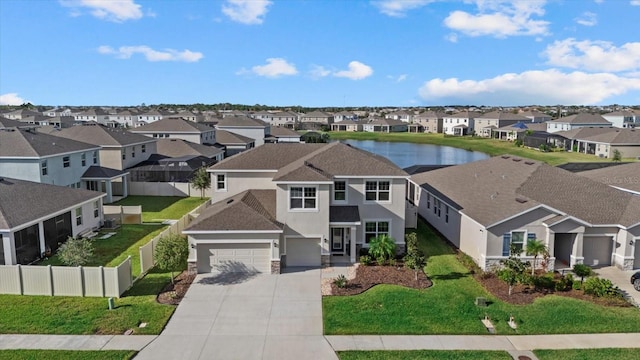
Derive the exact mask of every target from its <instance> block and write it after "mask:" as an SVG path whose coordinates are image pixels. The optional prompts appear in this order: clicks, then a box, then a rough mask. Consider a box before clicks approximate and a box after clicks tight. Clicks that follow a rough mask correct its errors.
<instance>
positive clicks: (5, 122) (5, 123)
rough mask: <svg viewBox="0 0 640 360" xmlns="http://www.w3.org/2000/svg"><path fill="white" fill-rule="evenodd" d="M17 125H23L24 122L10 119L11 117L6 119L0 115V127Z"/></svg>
mask: <svg viewBox="0 0 640 360" xmlns="http://www.w3.org/2000/svg"><path fill="white" fill-rule="evenodd" d="M19 126H24V124H23V123H21V122H20V121H18V120H11V119H7V118H6V117H3V116H0V129H1V128H11V127H19Z"/></svg>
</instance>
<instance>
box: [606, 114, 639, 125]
mask: <svg viewBox="0 0 640 360" xmlns="http://www.w3.org/2000/svg"><path fill="white" fill-rule="evenodd" d="M602 117H603V118H604V119H605V120H607V121H609V122H610V123H611V126H613V127H617V128H634V127H636V123H635V116H634V114H633V113H632V112H631V111H615V112H610V113H607V114H604V115H602Z"/></svg>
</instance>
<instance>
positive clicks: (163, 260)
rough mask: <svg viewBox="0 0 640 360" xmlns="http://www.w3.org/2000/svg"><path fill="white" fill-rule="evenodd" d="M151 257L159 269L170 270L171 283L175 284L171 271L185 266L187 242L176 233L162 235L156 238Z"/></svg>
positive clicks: (180, 269)
mask: <svg viewBox="0 0 640 360" xmlns="http://www.w3.org/2000/svg"><path fill="white" fill-rule="evenodd" d="M153 258H154V260H155V261H156V266H158V268H160V270H164V271H169V272H171V283H174V284H175V282H174V280H173V273H174V272H176V271H182V270H184V268H185V267H186V266H187V259H188V258H189V242H188V241H187V239H186V238H184V237H182V236H180V235H177V234H169V235H168V236H163V237H161V238H160V240H158V244H157V245H156V248H155V251H154V253H153Z"/></svg>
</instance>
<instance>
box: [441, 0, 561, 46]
mask: <svg viewBox="0 0 640 360" xmlns="http://www.w3.org/2000/svg"><path fill="white" fill-rule="evenodd" d="M475 3H476V5H477V7H478V13H477V14H470V13H468V12H465V11H460V10H456V11H453V12H451V13H450V14H449V16H447V18H446V19H445V20H444V24H445V26H446V27H448V28H450V29H452V30H456V31H459V32H461V33H463V34H466V35H469V36H495V37H497V38H505V37H508V36H518V35H547V34H548V33H549V22H548V21H544V20H539V19H533V18H532V17H534V16H543V15H544V13H545V11H544V5H545V1H544V0H516V1H505V0H495V1H486V0H475Z"/></svg>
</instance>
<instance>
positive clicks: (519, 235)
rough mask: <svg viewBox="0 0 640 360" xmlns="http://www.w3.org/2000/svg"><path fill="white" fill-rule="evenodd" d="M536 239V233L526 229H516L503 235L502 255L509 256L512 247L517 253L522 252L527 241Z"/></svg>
mask: <svg viewBox="0 0 640 360" xmlns="http://www.w3.org/2000/svg"><path fill="white" fill-rule="evenodd" d="M525 239H526V241H531V240H535V239H536V234H534V233H527V232H526V231H525V230H516V231H512V232H508V233H504V235H502V256H509V254H510V252H511V247H513V250H514V252H515V253H516V254H520V253H522V252H523V251H524V249H525V247H526V241H525Z"/></svg>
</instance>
